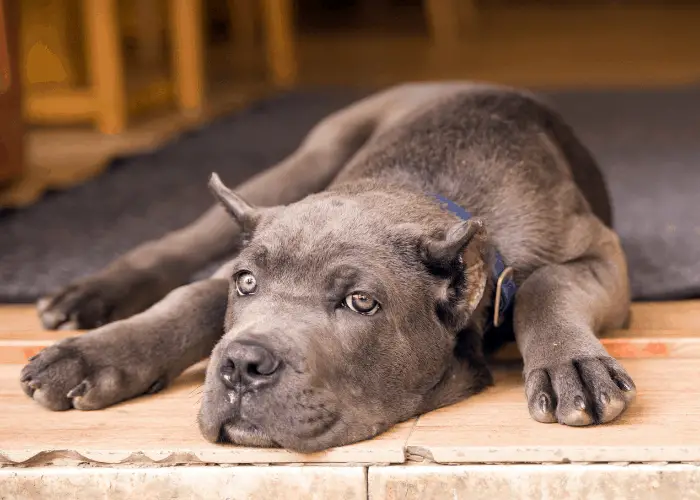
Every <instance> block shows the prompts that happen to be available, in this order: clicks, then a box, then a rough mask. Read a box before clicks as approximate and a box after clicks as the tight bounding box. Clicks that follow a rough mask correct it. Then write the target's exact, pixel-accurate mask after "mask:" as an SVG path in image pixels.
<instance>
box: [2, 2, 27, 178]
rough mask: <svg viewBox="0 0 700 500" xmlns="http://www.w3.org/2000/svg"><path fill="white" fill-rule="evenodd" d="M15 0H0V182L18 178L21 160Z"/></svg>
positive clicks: (17, 11) (20, 106)
mask: <svg viewBox="0 0 700 500" xmlns="http://www.w3.org/2000/svg"><path fill="white" fill-rule="evenodd" d="M19 10H20V4H19V2H18V1H17V0H0V182H2V183H4V182H8V181H11V180H14V179H16V178H17V177H19V176H20V175H21V173H22V170H23V165H24V163H23V160H24V126H23V122H22V97H21V77H20V68H19V59H20V55H19V16H20V12H19Z"/></svg>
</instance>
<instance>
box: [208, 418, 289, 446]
mask: <svg viewBox="0 0 700 500" xmlns="http://www.w3.org/2000/svg"><path fill="white" fill-rule="evenodd" d="M234 436H235V437H234ZM241 439H242V440H243V441H245V442H244V443H239V442H237V441H240V440H241ZM250 441H257V442H258V443H261V442H264V444H257V443H250ZM216 442H217V443H218V444H234V445H241V446H265V447H269V448H275V447H277V448H279V447H280V445H279V444H278V443H277V442H276V441H275V440H274V439H272V438H271V437H270V436H269V435H268V434H267V433H266V432H264V431H263V430H262V429H260V427H258V426H257V425H255V424H252V423H250V422H248V421H246V420H242V419H241V418H240V417H234V418H229V419H227V420H225V421H224V422H223V423H222V424H221V428H220V429H219V437H218V439H217V440H216Z"/></svg>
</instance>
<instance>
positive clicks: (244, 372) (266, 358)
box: [220, 342, 281, 390]
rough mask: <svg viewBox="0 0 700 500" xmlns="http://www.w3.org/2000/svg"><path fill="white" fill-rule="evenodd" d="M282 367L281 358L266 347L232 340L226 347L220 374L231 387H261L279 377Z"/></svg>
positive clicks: (227, 385)
mask: <svg viewBox="0 0 700 500" xmlns="http://www.w3.org/2000/svg"><path fill="white" fill-rule="evenodd" d="M280 368H281V363H280V360H279V359H278V358H277V356H275V355H274V354H273V353H272V352H271V351H270V350H268V349H266V348H265V347H262V346H260V345H256V344H241V343H239V342H232V343H231V345H229V346H228V348H227V349H226V353H225V356H224V359H223V361H222V364H221V370H220V374H221V380H222V381H223V383H224V385H225V386H226V387H228V388H229V389H239V388H240V389H242V390H245V389H261V388H263V387H265V386H268V385H270V384H272V383H274V382H275V381H276V380H277V379H278V378H279V373H280V371H281V370H280Z"/></svg>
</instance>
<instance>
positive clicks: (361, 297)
mask: <svg viewBox="0 0 700 500" xmlns="http://www.w3.org/2000/svg"><path fill="white" fill-rule="evenodd" d="M345 305H346V306H347V307H348V309H350V310H351V311H355V312H356V313H360V314H365V315H367V316H372V315H373V314H375V313H376V312H377V311H379V302H377V301H376V300H374V299H373V298H372V297H371V296H370V295H367V294H366V293H362V292H355V293H351V294H350V295H348V296H347V297H345Z"/></svg>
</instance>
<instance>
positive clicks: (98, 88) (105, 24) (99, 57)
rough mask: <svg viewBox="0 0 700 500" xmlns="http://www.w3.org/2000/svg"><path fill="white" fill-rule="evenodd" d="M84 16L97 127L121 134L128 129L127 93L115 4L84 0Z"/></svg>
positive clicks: (99, 0)
mask: <svg viewBox="0 0 700 500" xmlns="http://www.w3.org/2000/svg"><path fill="white" fill-rule="evenodd" d="M83 16H84V21H85V30H86V41H87V44H86V45H87V53H88V54H87V62H88V74H89V75H90V79H91V82H90V83H91V85H92V87H93V92H94V96H95V99H96V110H95V111H96V121H97V127H98V129H99V130H100V132H103V133H105V134H118V133H120V132H122V131H123V130H124V128H125V127H126V91H125V87H124V62H123V56H122V51H121V43H120V41H119V26H118V17H117V5H116V0H83Z"/></svg>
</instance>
